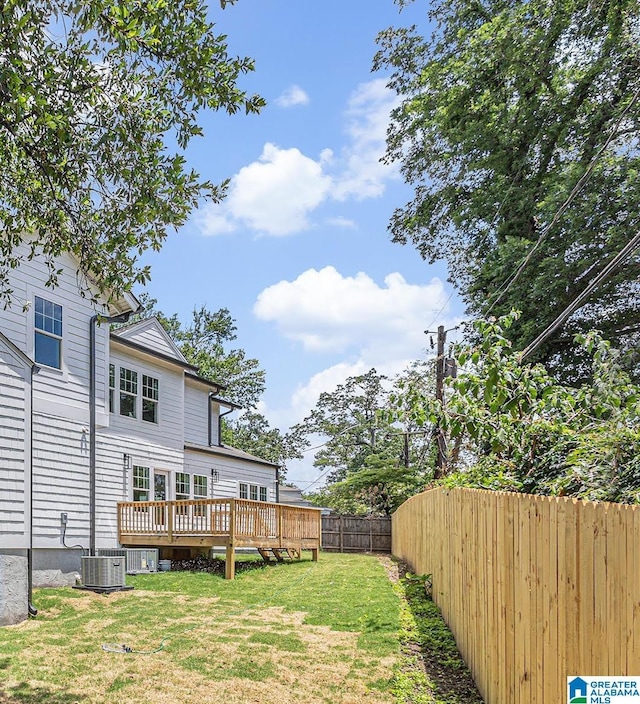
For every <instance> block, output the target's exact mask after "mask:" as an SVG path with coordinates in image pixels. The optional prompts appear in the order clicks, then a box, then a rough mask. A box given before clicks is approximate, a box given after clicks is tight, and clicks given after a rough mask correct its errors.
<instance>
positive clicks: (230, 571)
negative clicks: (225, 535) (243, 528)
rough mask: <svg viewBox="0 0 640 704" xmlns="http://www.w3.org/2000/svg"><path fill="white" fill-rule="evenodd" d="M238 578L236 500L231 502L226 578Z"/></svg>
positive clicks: (225, 566)
mask: <svg viewBox="0 0 640 704" xmlns="http://www.w3.org/2000/svg"><path fill="white" fill-rule="evenodd" d="M235 576H236V500H235V499H230V500H229V542H228V543H227V553H226V557H225V563H224V578H225V579H233V578H234V577H235Z"/></svg>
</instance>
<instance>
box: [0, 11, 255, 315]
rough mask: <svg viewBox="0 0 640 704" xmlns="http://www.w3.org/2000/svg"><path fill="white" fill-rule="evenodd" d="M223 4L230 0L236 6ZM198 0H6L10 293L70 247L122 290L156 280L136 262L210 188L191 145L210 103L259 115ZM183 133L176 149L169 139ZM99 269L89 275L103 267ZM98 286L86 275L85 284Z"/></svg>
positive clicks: (0, 137)
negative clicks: (193, 161)
mask: <svg viewBox="0 0 640 704" xmlns="http://www.w3.org/2000/svg"><path fill="white" fill-rule="evenodd" d="M224 4H225V3H224V2H223V3H222V5H223V6H224ZM213 30H214V27H213V25H212V24H211V23H210V22H208V20H207V8H206V6H205V5H204V4H203V2H201V1H200V0H193V1H192V2H168V1H167V0H144V1H141V2H140V1H137V0H136V1H134V0H122V1H121V2H117V3H116V2H109V1H107V0H86V1H84V2H78V1H77V0H27V1H26V2H25V1H24V0H20V1H17V0H8V1H7V2H4V3H3V4H2V10H1V11H0V56H1V57H2V69H1V71H0V152H1V153H2V160H1V161H0V179H1V181H2V188H1V189H0V218H1V222H2V225H1V227H2V237H0V298H2V299H4V302H8V301H10V299H11V294H12V291H11V289H10V285H9V280H8V271H9V270H10V269H11V268H15V267H16V266H18V265H19V263H20V257H21V256H22V255H21V251H22V250H18V249H17V247H18V245H19V244H20V243H26V244H27V245H28V246H29V247H30V249H29V250H28V251H29V254H28V255H27V256H35V255H36V254H37V255H40V256H43V257H45V258H46V259H47V261H48V262H49V267H50V268H49V275H50V276H49V281H48V284H49V285H55V283H56V280H57V274H58V272H57V270H56V267H55V264H54V261H53V257H55V256H56V255H58V254H60V253H61V252H65V251H66V252H71V253H72V254H73V255H75V257H76V258H77V260H78V268H79V271H80V272H84V274H86V275H87V276H89V277H90V278H91V280H92V283H94V284H95V285H97V287H98V288H99V289H100V290H101V291H102V292H112V294H113V295H114V296H117V295H118V294H120V293H122V291H123V290H128V289H130V288H131V286H132V285H133V284H134V283H144V282H145V281H146V280H147V279H148V278H149V272H148V269H147V267H144V266H141V265H140V264H139V263H138V260H139V256H140V254H142V252H143V251H144V250H145V249H148V248H153V249H156V250H157V249H159V248H160V246H161V244H162V241H163V240H164V238H165V236H166V232H167V229H168V228H178V227H180V226H181V225H182V224H184V222H185V221H186V219H187V217H188V216H189V214H190V212H191V210H192V208H193V207H194V206H196V205H197V203H198V201H199V200H200V199H201V198H204V197H208V198H211V199H213V200H214V201H218V200H220V199H221V198H222V197H223V195H224V190H225V184H224V183H223V184H221V185H217V186H216V185H212V184H211V183H209V182H207V181H203V180H201V179H200V177H199V176H198V174H197V173H195V172H194V171H192V170H189V169H187V167H186V164H185V159H184V156H183V155H182V153H181V152H182V151H183V150H184V149H185V148H186V147H187V145H188V144H189V142H190V141H191V140H192V139H193V138H194V137H197V136H200V135H201V134H202V130H201V128H200V126H199V124H198V122H197V116H198V112H199V111H200V110H202V109H205V108H208V109H212V110H225V111H226V112H228V113H235V112H237V111H238V110H240V109H243V110H245V111H246V112H247V113H252V112H256V111H258V110H259V109H260V107H261V106H262V105H263V104H264V101H263V100H262V99H261V98H259V97H257V96H252V97H251V96H248V95H246V94H245V92H243V91H242V90H240V88H239V87H238V85H237V81H238V79H239V77H240V76H241V74H243V73H246V72H248V71H251V70H253V62H252V61H251V60H250V59H247V58H230V57H229V56H228V54H227V46H226V37H224V36H216V34H215V33H214V31H213ZM172 142H175V144H176V145H177V146H176V148H175V149H170V148H169V147H168V146H167V145H168V144H169V143H172ZM92 273H93V274H96V273H99V276H97V277H95V280H93V277H91V274H92ZM83 291H84V293H85V294H88V292H89V287H88V285H87V286H85V287H84V289H83Z"/></svg>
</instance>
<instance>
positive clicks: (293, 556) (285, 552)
mask: <svg viewBox="0 0 640 704" xmlns="http://www.w3.org/2000/svg"><path fill="white" fill-rule="evenodd" d="M258 552H259V553H260V555H261V556H262V559H263V560H264V561H265V562H272V561H276V562H284V561H285V560H299V559H300V550H299V549H298V548H258Z"/></svg>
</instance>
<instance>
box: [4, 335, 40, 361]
mask: <svg viewBox="0 0 640 704" xmlns="http://www.w3.org/2000/svg"><path fill="white" fill-rule="evenodd" d="M0 341H2V342H4V344H5V345H6V346H7V347H8V348H9V352H10V353H11V354H12V355H13V356H14V357H16V358H17V359H18V361H19V362H22V363H23V364H24V365H25V366H26V367H30V368H31V369H37V368H38V365H37V364H36V363H35V362H34V361H33V360H32V359H31V357H29V356H27V355H26V354H25V353H24V352H23V351H22V350H21V349H20V348H19V347H17V346H16V345H15V344H14V343H13V342H11V340H10V339H9V338H8V337H7V336H6V335H5V334H4V333H3V332H0Z"/></svg>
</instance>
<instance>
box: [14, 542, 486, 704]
mask: <svg viewBox="0 0 640 704" xmlns="http://www.w3.org/2000/svg"><path fill="white" fill-rule="evenodd" d="M387 562H389V561H387ZM127 581H128V582H129V583H131V584H132V585H133V586H134V587H135V589H134V590H133V591H127V592H117V593H112V594H109V595H105V596H103V595H98V594H95V593H93V592H87V591H79V590H74V589H40V590H36V592H35V605H36V607H37V608H38V610H39V613H38V617H37V618H36V619H33V620H30V621H27V622H24V623H22V624H19V625H18V626H12V627H7V628H5V629H2V638H1V639H0V702H2V703H3V704H5V703H6V704H9V703H10V704H35V703H36V702H46V703H47V704H115V703H116V702H117V703H118V704H120V703H122V702H126V703H127V704H129V703H131V704H134V703H136V702H152V703H154V704H156V703H157V704H164V703H166V704H176V703H181V702H184V703H187V704H188V703H190V702H194V703H196V702H197V703H198V704H206V703H208V702H224V703H225V704H233V703H234V702H261V703H263V704H272V703H274V704H275V702H283V701H287V702H300V703H312V702H328V703H329V702H331V703H344V704H351V703H354V704H355V703H356V702H358V703H360V702H362V701H366V702H372V703H373V704H375V703H377V702H381V703H382V702H394V701H402V702H409V701H411V702H415V703H416V704H418V702H430V701H432V702H434V703H435V702H440V701H446V702H447V703H448V702H449V701H454V700H449V699H447V700H444V699H442V700H441V699H435V698H434V699H432V700H429V699H421V700H418V699H411V698H410V696H412V695H411V693H410V692H409V688H410V687H409V684H407V683H408V681H409V679H410V677H409V676H408V675H407V673H408V672H409V671H410V670H411V669H412V668H411V665H409V666H408V667H407V663H409V659H408V658H407V656H406V655H402V656H401V649H400V641H401V639H403V638H405V635H403V634H405V633H408V632H409V631H408V629H407V626H406V620H407V616H406V613H407V609H409V611H410V609H411V607H410V606H409V602H408V601H406V600H405V598H404V594H403V589H404V586H402V582H397V581H396V584H395V586H394V585H393V584H392V582H391V581H390V580H389V579H388V577H387V574H386V573H385V569H384V568H383V566H382V563H381V562H380V560H378V559H377V558H375V557H372V556H366V555H335V554H322V555H321V556H320V560H319V562H316V563H314V562H311V561H309V560H308V559H303V560H302V561H300V562H294V563H287V564H278V565H270V566H266V567H263V566H261V565H260V563H253V564H252V565H251V564H249V565H245V566H244V569H242V568H241V569H239V574H238V576H237V577H236V579H235V580H234V581H231V582H230V581H225V580H223V579H222V578H221V577H220V576H219V575H215V574H207V573H187V572H166V573H158V574H153V575H137V576H135V577H128V578H127ZM445 630H446V629H445ZM434 632H435V631H434ZM447 633H448V631H447ZM443 637H444V636H437V642H438V644H439V645H438V647H441V646H442V638H443ZM103 646H107V648H109V651H107V650H104V649H103ZM122 646H124V647H122ZM453 647H454V650H455V644H454V646H453ZM403 648H404V646H403ZM125 650H130V651H131V652H124V651H125ZM113 651H119V652H113ZM456 652H457V651H456ZM413 670H414V671H415V667H414V668H413ZM416 691H417V690H416ZM458 701H459V702H463V701H466V700H463V699H460V700H458ZM469 701H472V700H469ZM473 701H475V700H473Z"/></svg>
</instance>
